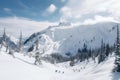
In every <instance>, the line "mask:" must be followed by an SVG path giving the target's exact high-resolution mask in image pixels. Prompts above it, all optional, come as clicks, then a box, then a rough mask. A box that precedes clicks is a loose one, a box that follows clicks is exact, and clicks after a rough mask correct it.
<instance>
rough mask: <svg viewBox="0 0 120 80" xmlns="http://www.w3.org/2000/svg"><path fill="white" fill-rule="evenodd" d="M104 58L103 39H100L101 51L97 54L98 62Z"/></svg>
mask: <svg viewBox="0 0 120 80" xmlns="http://www.w3.org/2000/svg"><path fill="white" fill-rule="evenodd" d="M104 60H105V44H104V42H103V40H101V51H100V54H99V56H98V63H100V62H102V61H104Z"/></svg>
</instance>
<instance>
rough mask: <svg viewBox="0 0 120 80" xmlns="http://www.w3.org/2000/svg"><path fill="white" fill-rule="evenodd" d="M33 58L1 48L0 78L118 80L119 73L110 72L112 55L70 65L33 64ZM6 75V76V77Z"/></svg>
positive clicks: (14, 79)
mask: <svg viewBox="0 0 120 80" xmlns="http://www.w3.org/2000/svg"><path fill="white" fill-rule="evenodd" d="M33 63H34V58H32V57H31V58H30V57H28V56H23V55H22V54H19V53H15V58H13V57H12V56H11V55H8V54H7V53H6V52H5V48H2V51H1V53H0V65H1V66H0V79H2V80H16V79H17V80H40V79H42V80H80V79H81V80H101V79H103V80H119V79H120V76H119V75H120V74H119V73H112V69H113V66H114V55H111V56H109V57H108V58H107V59H106V60H105V61H104V62H102V63H100V64H97V63H94V61H92V60H90V61H89V62H87V61H84V62H79V63H76V65H75V66H73V67H70V66H69V65H68V64H69V62H65V63H60V64H56V65H53V64H50V63H46V62H44V61H42V65H39V66H35V65H33ZM6 76H7V77H6Z"/></svg>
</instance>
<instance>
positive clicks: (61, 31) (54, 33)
mask: <svg viewBox="0 0 120 80" xmlns="http://www.w3.org/2000/svg"><path fill="white" fill-rule="evenodd" d="M37 39H39V50H40V51H41V53H42V52H44V55H46V54H48V55H49V54H52V53H58V54H60V55H63V56H66V54H67V53H70V54H71V55H72V56H74V55H76V54H77V51H78V49H82V48H83V45H84V43H85V44H87V47H88V49H90V48H92V49H97V48H100V46H101V40H103V41H104V43H106V44H107V43H108V44H109V45H110V46H113V44H114V43H115V40H116V23H115V22H101V23H96V24H89V25H85V24H84V25H79V26H73V25H70V26H63V25H62V26H60V25H59V27H58V26H57V27H56V26H50V27H49V28H47V29H46V30H43V31H40V32H37V33H34V34H32V35H31V36H30V37H29V38H28V39H27V40H26V41H25V42H24V45H25V50H26V51H28V52H31V51H35V42H36V40H37Z"/></svg>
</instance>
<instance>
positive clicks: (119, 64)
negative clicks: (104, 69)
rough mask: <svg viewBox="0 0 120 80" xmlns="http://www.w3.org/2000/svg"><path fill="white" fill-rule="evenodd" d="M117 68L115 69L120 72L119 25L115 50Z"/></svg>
mask: <svg viewBox="0 0 120 80" xmlns="http://www.w3.org/2000/svg"><path fill="white" fill-rule="evenodd" d="M115 53H116V54H115V55H116V58H115V68H114V71H117V72H120V40H119V26H118V25H117V38H116V50H115Z"/></svg>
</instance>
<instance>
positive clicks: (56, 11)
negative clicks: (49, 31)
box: [0, 0, 120, 37]
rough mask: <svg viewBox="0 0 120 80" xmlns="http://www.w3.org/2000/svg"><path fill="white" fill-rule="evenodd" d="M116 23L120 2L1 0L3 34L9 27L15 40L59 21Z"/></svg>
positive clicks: (0, 17)
mask: <svg viewBox="0 0 120 80" xmlns="http://www.w3.org/2000/svg"><path fill="white" fill-rule="evenodd" d="M116 20H117V21H120V0H0V33H1V31H2V30H3V29H4V27H6V29H7V32H8V33H9V34H11V35H14V36H16V37H18V36H19V32H18V31H20V30H22V31H23V33H24V36H28V35H30V34H32V33H33V32H38V31H40V30H43V29H45V28H47V27H49V26H51V25H58V24H59V22H66V21H67V22H71V23H74V24H81V23H82V24H91V23H92V24H93V23H97V22H105V21H116ZM13 32H14V33H13Z"/></svg>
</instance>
